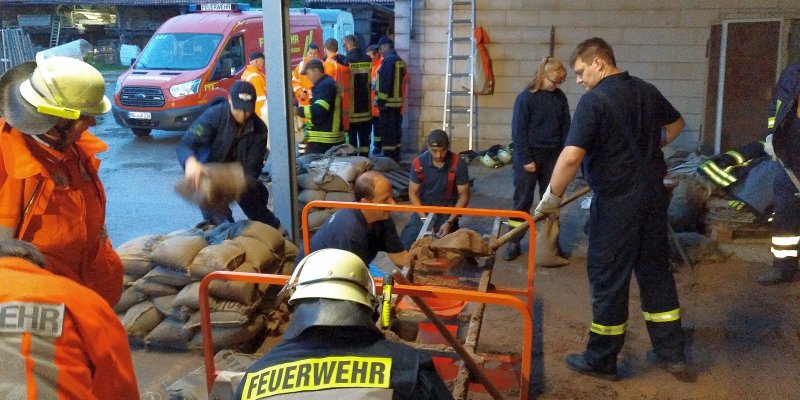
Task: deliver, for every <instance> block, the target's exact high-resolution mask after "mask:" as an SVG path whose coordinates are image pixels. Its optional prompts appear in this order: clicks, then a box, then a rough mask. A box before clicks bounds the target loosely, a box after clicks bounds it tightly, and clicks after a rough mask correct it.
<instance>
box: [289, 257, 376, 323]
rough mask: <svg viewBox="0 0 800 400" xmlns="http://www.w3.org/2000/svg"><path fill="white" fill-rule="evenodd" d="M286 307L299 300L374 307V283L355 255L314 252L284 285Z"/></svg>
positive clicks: (299, 265)
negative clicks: (327, 301)
mask: <svg viewBox="0 0 800 400" xmlns="http://www.w3.org/2000/svg"><path fill="white" fill-rule="evenodd" d="M287 285H288V290H289V291H290V293H291V297H290V298H289V304H293V303H294V302H295V301H297V300H299V299H317V298H322V299H333V300H346V301H351V302H355V303H359V304H363V305H365V306H367V307H369V308H370V309H372V308H374V306H375V302H376V297H375V281H373V279H372V275H370V273H369V270H368V269H367V266H366V265H364V262H363V261H361V258H359V257H358V256H357V255H355V254H353V253H351V252H349V251H345V250H340V249H322V250H317V251H315V252H313V253H311V254H309V255H307V256H306V257H305V258H303V260H302V261H300V263H299V264H298V265H297V268H295V270H294V273H293V274H292V277H291V278H290V279H289V282H288V283H287Z"/></svg>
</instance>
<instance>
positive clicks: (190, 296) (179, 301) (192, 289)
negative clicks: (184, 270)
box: [172, 282, 216, 310]
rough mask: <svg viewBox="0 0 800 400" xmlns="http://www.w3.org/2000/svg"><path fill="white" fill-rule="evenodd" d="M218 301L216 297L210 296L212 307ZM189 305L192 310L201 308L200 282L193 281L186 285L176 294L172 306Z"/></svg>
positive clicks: (210, 305) (209, 300)
mask: <svg viewBox="0 0 800 400" xmlns="http://www.w3.org/2000/svg"><path fill="white" fill-rule="evenodd" d="M215 303H216V299H214V297H212V296H209V298H208V305H209V307H212V306H213V305H214V304H215ZM180 307H188V308H191V309H192V310H197V309H198V308H200V282H192V283H190V284H188V285H186V286H185V287H184V288H183V289H181V290H180V292H178V294H177V295H175V298H174V299H173V300H172V308H180Z"/></svg>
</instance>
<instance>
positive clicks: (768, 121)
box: [767, 117, 775, 129]
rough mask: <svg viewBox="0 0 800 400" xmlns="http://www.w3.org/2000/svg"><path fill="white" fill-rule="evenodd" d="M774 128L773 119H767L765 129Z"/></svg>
mask: <svg viewBox="0 0 800 400" xmlns="http://www.w3.org/2000/svg"><path fill="white" fill-rule="evenodd" d="M774 127H775V117H769V118H767V129H772V128H774Z"/></svg>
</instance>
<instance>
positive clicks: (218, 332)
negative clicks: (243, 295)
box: [192, 314, 266, 349]
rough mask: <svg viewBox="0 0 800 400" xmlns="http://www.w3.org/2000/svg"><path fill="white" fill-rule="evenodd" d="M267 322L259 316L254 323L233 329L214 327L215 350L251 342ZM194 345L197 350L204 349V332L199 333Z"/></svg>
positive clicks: (196, 335) (212, 332)
mask: <svg viewBox="0 0 800 400" xmlns="http://www.w3.org/2000/svg"><path fill="white" fill-rule="evenodd" d="M265 321H266V318H265V317H264V316H263V315H261V314H258V315H256V316H255V317H254V318H253V320H252V321H250V322H249V323H246V324H244V325H240V326H233V327H220V326H214V327H213V328H211V340H212V341H213V342H214V348H215V349H221V348H230V347H234V346H236V345H240V344H242V343H245V342H247V341H249V340H250V339H252V338H254V337H255V336H256V335H257V334H258V333H259V332H261V331H262V330H263V329H264V322H265ZM212 326H213V324H212ZM192 345H193V346H195V347H197V348H201V347H203V336H202V332H200V331H197V333H196V334H195V335H194V338H192Z"/></svg>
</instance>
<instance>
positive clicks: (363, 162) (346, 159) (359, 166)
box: [308, 156, 372, 182]
mask: <svg viewBox="0 0 800 400" xmlns="http://www.w3.org/2000/svg"><path fill="white" fill-rule="evenodd" d="M343 163H347V164H349V165H352V166H353V167H354V168H355V169H356V173H357V175H360V174H363V173H364V172H366V171H369V170H371V169H372V161H370V159H369V158H367V157H361V156H343V157H334V158H333V159H332V160H331V159H329V158H324V159H321V160H315V161H312V162H310V163H309V164H308V166H309V167H312V168H320V167H321V168H324V167H326V166H327V167H328V170H329V171H331V172H333V170H335V169H337V168H340V167H339V165H340V164H343ZM334 164H337V166H333V165H334ZM337 175H339V174H337ZM340 176H341V175H340ZM353 179H355V177H353ZM345 180H347V181H348V182H352V180H348V179H345Z"/></svg>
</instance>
